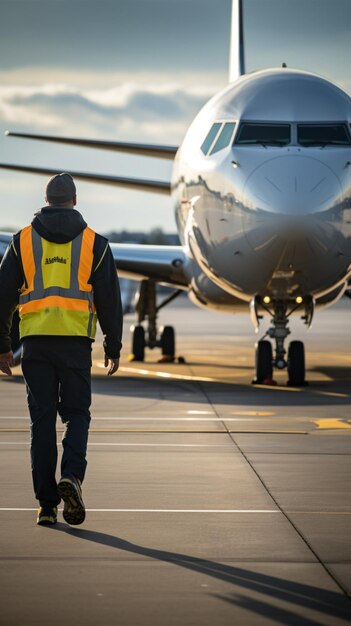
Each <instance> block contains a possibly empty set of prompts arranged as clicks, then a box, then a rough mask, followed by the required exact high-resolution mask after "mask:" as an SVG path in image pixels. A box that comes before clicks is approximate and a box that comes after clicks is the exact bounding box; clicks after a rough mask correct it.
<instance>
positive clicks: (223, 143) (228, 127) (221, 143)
mask: <svg viewBox="0 0 351 626" xmlns="http://www.w3.org/2000/svg"><path fill="white" fill-rule="evenodd" d="M234 129H235V122H227V123H226V124H224V126H223V128H222V130H221V132H220V134H219V137H218V139H217V141H216V143H215V145H214V146H213V148H212V150H211V154H214V153H215V152H219V150H223V148H226V147H227V146H229V144H230V142H231V139H232V137H233V133H234Z"/></svg>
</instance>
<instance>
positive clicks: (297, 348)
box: [288, 341, 306, 387]
mask: <svg viewBox="0 0 351 626" xmlns="http://www.w3.org/2000/svg"><path fill="white" fill-rule="evenodd" d="M288 375H289V382H288V384H289V385H292V386H296V387H299V386H300V385H304V384H305V375H306V371H305V347H304V345H303V343H302V341H291V343H290V344H289V350H288Z"/></svg>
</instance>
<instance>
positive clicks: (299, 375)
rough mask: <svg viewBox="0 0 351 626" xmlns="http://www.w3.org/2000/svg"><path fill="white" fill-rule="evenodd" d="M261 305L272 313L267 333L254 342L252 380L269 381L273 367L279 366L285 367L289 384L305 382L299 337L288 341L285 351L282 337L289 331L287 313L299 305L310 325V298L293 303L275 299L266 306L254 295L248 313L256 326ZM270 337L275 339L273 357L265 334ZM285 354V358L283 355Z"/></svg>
mask: <svg viewBox="0 0 351 626" xmlns="http://www.w3.org/2000/svg"><path fill="white" fill-rule="evenodd" d="M259 306H261V307H262V308H263V309H264V310H266V311H267V312H268V313H269V314H270V315H272V320H271V321H272V326H271V327H270V328H269V329H268V331H267V333H266V334H265V336H264V337H263V339H261V341H259V342H258V343H257V344H256V359H255V370H256V371H255V379H254V381H253V382H254V383H256V384H272V383H273V380H272V379H273V368H276V369H279V370H283V369H285V368H287V371H288V376H289V378H288V384H289V385H291V386H301V385H305V384H306V382H305V375H306V370H305V348H304V344H303V343H302V341H291V342H290V344H289V347H288V353H286V350H285V340H286V338H287V337H288V335H289V334H290V330H289V328H288V324H289V317H290V315H291V314H292V313H293V312H294V311H296V310H297V309H298V308H300V307H301V306H303V307H304V309H305V315H304V316H302V319H303V320H304V321H305V324H307V325H308V326H310V325H311V321H312V317H313V300H312V298H305V299H303V300H302V302H299V303H298V304H297V305H296V303H294V302H289V301H283V300H277V301H275V302H272V309H273V310H272V309H271V308H268V306H266V305H265V304H264V303H263V302H262V301H261V299H259V298H257V297H256V298H255V299H254V301H253V302H252V303H251V313H253V316H254V319H255V320H256V328H258V326H259V320H260V319H261V318H262V316H260V315H258V307H259ZM267 336H268V337H270V338H271V339H273V340H274V341H275V355H274V357H273V350H272V344H271V343H270V341H267V340H266V339H265V337H267ZM286 355H287V358H286Z"/></svg>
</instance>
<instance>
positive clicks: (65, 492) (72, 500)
mask: <svg viewBox="0 0 351 626" xmlns="http://www.w3.org/2000/svg"><path fill="white" fill-rule="evenodd" d="M58 492H59V496H60V498H62V500H63V501H64V503H65V506H64V509H63V519H64V520H65V522H67V524H70V526H78V525H79V524H82V523H83V522H84V520H85V507H84V503H83V500H82V499H81V497H80V496H79V494H78V492H77V490H76V488H75V487H74V485H73V484H72V483H71V482H70V481H64V480H63V481H61V482H59V484H58Z"/></svg>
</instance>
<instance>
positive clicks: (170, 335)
mask: <svg viewBox="0 0 351 626" xmlns="http://www.w3.org/2000/svg"><path fill="white" fill-rule="evenodd" d="M161 350H162V354H163V355H164V356H169V357H172V358H174V355H175V332H174V328H173V326H164V327H163V329H162V332H161Z"/></svg>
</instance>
